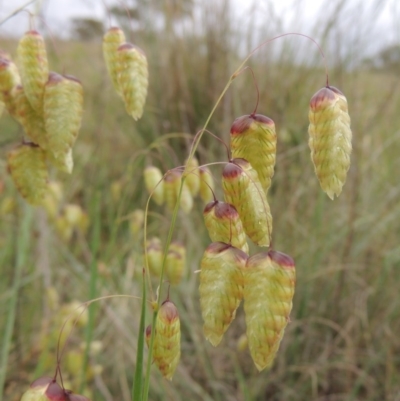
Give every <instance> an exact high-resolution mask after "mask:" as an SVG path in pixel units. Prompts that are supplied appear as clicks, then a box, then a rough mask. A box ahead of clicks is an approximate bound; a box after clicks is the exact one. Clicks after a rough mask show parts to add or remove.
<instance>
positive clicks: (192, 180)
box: [185, 156, 200, 197]
mask: <svg viewBox="0 0 400 401" xmlns="http://www.w3.org/2000/svg"><path fill="white" fill-rule="evenodd" d="M185 165H186V170H185V171H187V173H188V175H187V177H186V183H187V185H188V187H189V190H190V193H191V195H192V196H193V197H195V196H197V194H198V193H199V190H200V173H199V170H198V167H199V162H198V160H197V159H196V157H194V156H193V157H192V158H191V159H190V161H189V162H188V160H186V161H185Z"/></svg>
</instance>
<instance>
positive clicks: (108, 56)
mask: <svg viewBox="0 0 400 401" xmlns="http://www.w3.org/2000/svg"><path fill="white" fill-rule="evenodd" d="M124 42H125V34H124V32H123V31H122V29H120V28H118V27H112V28H110V29H109V30H108V31H107V32H106V33H105V34H104V36H103V57H104V60H105V63H106V67H107V71H108V74H109V76H110V78H111V81H112V83H113V86H114V89H115V90H116V92H117V93H118V94H119V95H120V96H122V93H121V88H120V87H119V82H118V53H117V50H118V47H119V46H121V45H122V44H123V43H124Z"/></svg>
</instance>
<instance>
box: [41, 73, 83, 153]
mask: <svg viewBox="0 0 400 401" xmlns="http://www.w3.org/2000/svg"><path fill="white" fill-rule="evenodd" d="M82 112H83V90H82V85H81V83H80V82H79V81H78V80H77V79H76V78H74V77H71V76H62V75H59V74H57V73H55V72H51V73H50V75H49V79H48V81H47V83H46V86H45V91H44V102H43V115H44V122H45V127H46V136H47V143H48V150H50V151H51V152H53V155H54V157H55V158H56V159H62V160H63V159H64V158H65V156H66V155H67V153H68V152H69V150H70V148H71V147H72V145H73V144H74V142H75V140H76V137H77V136H78V131H79V128H80V125H81V120H82Z"/></svg>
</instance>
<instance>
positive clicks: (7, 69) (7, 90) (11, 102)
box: [0, 57, 21, 117]
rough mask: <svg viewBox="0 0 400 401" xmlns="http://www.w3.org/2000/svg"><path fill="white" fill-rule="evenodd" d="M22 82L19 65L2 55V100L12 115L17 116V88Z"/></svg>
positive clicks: (0, 77) (0, 85) (0, 58)
mask: <svg viewBox="0 0 400 401" xmlns="http://www.w3.org/2000/svg"><path fill="white" fill-rule="evenodd" d="M20 84H21V78H20V76H19V72H18V68H17V66H16V65H15V64H14V63H13V62H12V61H11V60H10V59H8V58H5V57H0V94H1V100H2V101H3V102H4V105H5V107H6V109H7V111H8V112H9V113H10V115H11V116H13V117H15V109H16V104H15V88H16V87H17V86H18V85H20Z"/></svg>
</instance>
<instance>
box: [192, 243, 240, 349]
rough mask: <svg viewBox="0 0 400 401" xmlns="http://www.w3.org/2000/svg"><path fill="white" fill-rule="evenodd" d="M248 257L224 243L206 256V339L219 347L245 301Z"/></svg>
mask: <svg viewBox="0 0 400 401" xmlns="http://www.w3.org/2000/svg"><path fill="white" fill-rule="evenodd" d="M247 259H248V256H247V254H246V253H245V252H243V251H241V250H240V249H237V248H234V247H233V246H231V245H229V244H225V243H223V242H213V243H212V244H210V245H209V246H208V247H207V249H206V250H205V252H204V255H203V258H202V260H201V270H200V289H199V291H200V306H201V314H202V316H203V320H204V326H203V330H204V335H205V337H206V339H207V340H208V341H210V343H211V344H212V345H214V346H217V345H218V344H219V343H220V341H221V340H222V337H223V335H224V333H225V331H226V330H227V329H228V327H229V325H230V324H231V322H232V320H233V319H234V318H235V315H236V309H237V308H238V306H239V304H240V301H241V300H242V298H243V268H244V267H245V265H246V261H247Z"/></svg>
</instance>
